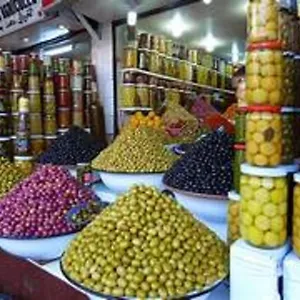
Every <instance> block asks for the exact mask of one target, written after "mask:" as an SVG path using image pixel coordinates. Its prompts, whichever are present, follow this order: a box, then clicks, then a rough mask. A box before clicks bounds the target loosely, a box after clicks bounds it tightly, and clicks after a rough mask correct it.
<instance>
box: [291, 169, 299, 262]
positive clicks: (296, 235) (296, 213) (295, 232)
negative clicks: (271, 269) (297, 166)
mask: <svg viewBox="0 0 300 300" xmlns="http://www.w3.org/2000/svg"><path fill="white" fill-rule="evenodd" d="M294 180H295V183H296V186H295V188H294V205H293V207H294V212H293V249H294V252H295V253H296V255H298V256H299V257H300V173H297V174H295V176H294Z"/></svg>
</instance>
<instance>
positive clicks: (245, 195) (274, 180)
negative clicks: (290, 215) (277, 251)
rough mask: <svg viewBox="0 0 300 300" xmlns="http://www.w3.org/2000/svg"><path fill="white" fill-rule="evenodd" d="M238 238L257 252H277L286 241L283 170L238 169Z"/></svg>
mask: <svg viewBox="0 0 300 300" xmlns="http://www.w3.org/2000/svg"><path fill="white" fill-rule="evenodd" d="M241 172H242V175H241V215H240V221H241V223H240V224H241V227H240V230H241V235H242V238H243V239H244V240H245V241H246V242H248V243H249V244H251V245H253V246H255V247H258V248H266V249H272V248H278V247H281V246H282V245H284V244H285V242H286V241H287V211H288V200H287V196H288V188H287V179H286V175H287V174H286V170H285V169H284V168H282V167H277V168H257V167H252V166H249V165H247V164H243V165H242V167H241Z"/></svg>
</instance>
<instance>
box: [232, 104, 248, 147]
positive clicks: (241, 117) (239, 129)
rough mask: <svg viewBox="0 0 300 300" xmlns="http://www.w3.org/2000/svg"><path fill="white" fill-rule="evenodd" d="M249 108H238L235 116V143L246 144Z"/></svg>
mask: <svg viewBox="0 0 300 300" xmlns="http://www.w3.org/2000/svg"><path fill="white" fill-rule="evenodd" d="M246 115H247V107H245V106H244V107H243V106H241V107H238V108H237V110H236V114H235V142H236V143H245V137H246Z"/></svg>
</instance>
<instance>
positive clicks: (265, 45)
mask: <svg viewBox="0 0 300 300" xmlns="http://www.w3.org/2000/svg"><path fill="white" fill-rule="evenodd" d="M281 47H282V44H281V42H280V41H279V40H274V41H269V42H262V43H261V42H259V43H251V44H249V45H248V47H247V50H248V51H255V50H264V49H271V50H280V49H281Z"/></svg>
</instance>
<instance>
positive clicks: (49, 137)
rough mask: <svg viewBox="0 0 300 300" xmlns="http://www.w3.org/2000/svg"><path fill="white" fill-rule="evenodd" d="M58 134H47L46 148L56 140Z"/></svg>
mask: <svg viewBox="0 0 300 300" xmlns="http://www.w3.org/2000/svg"><path fill="white" fill-rule="evenodd" d="M56 139H57V136H56V135H45V150H47V149H49V147H50V146H51V145H52V144H53V143H54V142H55V141H56Z"/></svg>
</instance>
